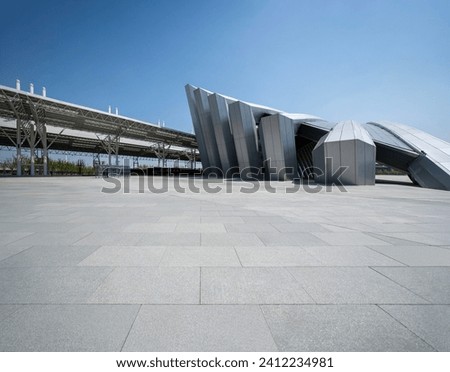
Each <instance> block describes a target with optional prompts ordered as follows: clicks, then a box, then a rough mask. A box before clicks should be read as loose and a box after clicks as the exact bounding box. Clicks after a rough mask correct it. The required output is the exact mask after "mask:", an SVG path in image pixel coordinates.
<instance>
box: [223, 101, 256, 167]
mask: <svg viewBox="0 0 450 372" xmlns="http://www.w3.org/2000/svg"><path fill="white" fill-rule="evenodd" d="M228 109H229V113H230V122H231V127H232V130H233V138H234V143H235V147H236V154H237V158H238V163H239V170H240V171H241V173H242V171H243V170H248V168H253V169H256V168H258V169H261V167H262V154H261V153H260V152H259V151H258V139H257V133H256V123H255V119H254V117H253V113H252V108H251V107H250V106H249V105H247V104H245V103H243V102H241V101H237V102H234V103H232V104H230V105H229V106H228ZM241 175H242V174H241Z"/></svg>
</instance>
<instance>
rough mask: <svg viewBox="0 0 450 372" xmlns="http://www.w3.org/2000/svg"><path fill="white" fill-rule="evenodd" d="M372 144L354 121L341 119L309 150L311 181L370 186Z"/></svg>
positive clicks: (372, 156) (373, 155) (372, 166)
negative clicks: (313, 178) (311, 171)
mask: <svg viewBox="0 0 450 372" xmlns="http://www.w3.org/2000/svg"><path fill="white" fill-rule="evenodd" d="M375 153H376V150H375V144H374V143H373V141H372V138H371V137H370V135H369V133H367V131H366V130H365V129H364V128H363V127H362V126H361V125H360V124H359V123H357V122H355V121H351V120H350V121H341V122H339V123H338V124H336V126H334V127H333V129H332V130H331V131H330V132H329V133H328V134H326V135H325V136H323V137H322V138H321V139H320V140H319V142H317V145H316V146H315V147H314V150H313V152H312V156H313V165H314V168H315V172H316V177H315V180H316V182H318V183H323V184H334V183H336V184H342V185H374V184H375V158H376V157H375Z"/></svg>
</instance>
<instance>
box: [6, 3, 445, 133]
mask: <svg viewBox="0 0 450 372" xmlns="http://www.w3.org/2000/svg"><path fill="white" fill-rule="evenodd" d="M2 26H3V27H2V38H1V41H0V43H1V44H0V46H1V48H0V84H2V85H8V86H14V84H15V79H16V78H19V79H20V80H21V82H22V87H27V86H28V84H29V83H30V82H33V83H34V84H35V89H36V91H37V92H40V90H41V87H42V86H43V85H45V86H46V87H47V92H48V96H50V97H53V98H56V99H61V100H66V101H69V102H73V103H77V104H81V105H85V106H89V107H93V108H97V109H101V110H105V111H106V110H107V107H108V105H109V104H110V105H112V106H113V107H115V106H118V107H119V110H120V113H121V114H123V115H126V116H131V117H134V118H139V119H143V120H146V121H151V122H157V121H158V120H164V121H165V122H166V126H168V127H172V128H177V129H181V130H185V131H190V130H191V128H192V125H191V122H190V115H189V111H188V107H187V103H186V98H185V95H184V85H185V84H186V83H191V84H193V85H197V86H202V87H204V88H206V89H209V90H213V91H217V92H220V93H223V94H226V95H230V96H233V97H236V98H239V99H242V100H246V101H250V102H255V103H259V104H263V105H267V106H272V107H275V108H278V109H281V110H285V111H288V112H302V113H310V114H315V115H318V116H321V117H323V118H325V119H329V120H332V121H336V120H344V119H355V120H359V121H368V120H378V119H388V120H392V121H398V122H403V123H405V124H410V125H413V126H416V127H419V128H420V129H423V130H425V131H428V132H430V133H432V134H434V135H436V136H438V137H441V138H443V139H446V140H450V1H448V0H443V1H437V0H428V1H415V0H410V1H394V0H390V1H377V0H372V1H365V0H358V1H339V0H335V1H331V0H328V1H327V0H315V1H314V0H310V1H303V0H294V1H289V0H275V1H266V0H227V1H219V0H207V1H206V0H202V1H198V0H189V1H188V0H183V1H182V0H146V1H141V0H133V1H130V0H128V1H125V0H124V1H114V0H108V1H94V0H91V1H87V0H77V1H67V0H60V1H45V0H40V1H20V0H16V1H14V2H11V1H10V2H4V3H3V4H2Z"/></svg>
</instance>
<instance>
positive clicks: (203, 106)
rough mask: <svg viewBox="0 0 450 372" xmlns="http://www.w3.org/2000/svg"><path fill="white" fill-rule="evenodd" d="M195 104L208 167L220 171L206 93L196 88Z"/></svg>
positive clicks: (220, 166)
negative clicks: (206, 153)
mask: <svg viewBox="0 0 450 372" xmlns="http://www.w3.org/2000/svg"><path fill="white" fill-rule="evenodd" d="M194 97H195V104H196V107H197V112H198V116H199V119H200V125H201V128H202V131H203V136H204V139H205V145H206V151H207V152H208V159H209V166H210V167H215V168H218V169H222V164H221V162H220V157H219V151H218V149H217V142H216V135H215V133H214V128H213V124H212V120H211V111H210V109H209V101H208V92H207V91H205V90H204V89H201V88H197V89H195V90H194Z"/></svg>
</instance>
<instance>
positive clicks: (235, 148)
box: [185, 84, 279, 178]
mask: <svg viewBox="0 0 450 372" xmlns="http://www.w3.org/2000/svg"><path fill="white" fill-rule="evenodd" d="M185 89H186V93H187V98H188V102H189V109H190V111H191V117H192V123H193V125H194V131H195V134H196V135H198V143H199V151H200V154H202V153H204V154H205V155H204V156H203V155H200V157H201V159H202V165H203V169H204V170H205V171H206V173H207V174H210V173H216V174H217V173H220V174H222V175H225V176H230V175H232V174H233V173H234V169H235V168H236V166H238V167H239V175H240V176H241V177H242V178H255V177H259V176H260V174H261V169H262V165H263V158H262V151H261V146H260V142H259V138H258V131H257V126H258V125H259V122H260V120H261V118H262V117H263V116H265V115H271V114H275V113H277V112H279V111H278V110H275V109H272V108H270V107H264V106H260V105H255V104H251V103H247V102H243V101H238V100H236V99H234V98H230V97H227V96H223V95H219V94H216V93H212V92H210V91H207V90H205V89H202V88H196V87H194V86H192V85H189V84H188V85H186V87H185ZM224 105H226V106H227V107H226V108H225V107H224ZM202 140H203V141H204V146H203V145H202V146H201V145H200V144H201V143H202ZM201 147H203V148H204V150H202V148H201ZM202 156H203V157H202ZM203 159H204V160H203ZM217 171H219V172H217Z"/></svg>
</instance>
